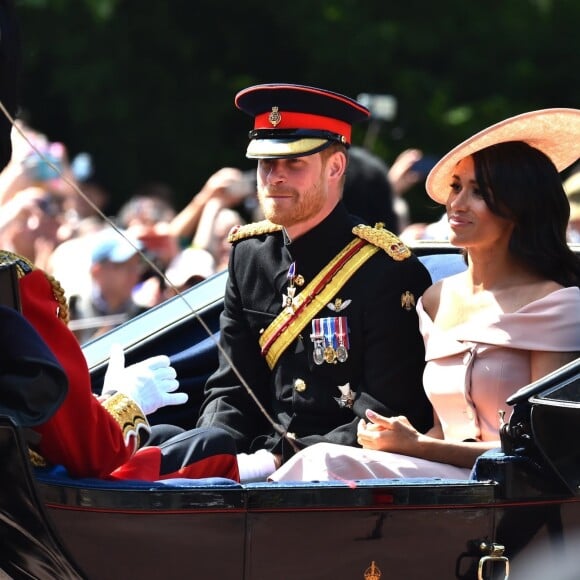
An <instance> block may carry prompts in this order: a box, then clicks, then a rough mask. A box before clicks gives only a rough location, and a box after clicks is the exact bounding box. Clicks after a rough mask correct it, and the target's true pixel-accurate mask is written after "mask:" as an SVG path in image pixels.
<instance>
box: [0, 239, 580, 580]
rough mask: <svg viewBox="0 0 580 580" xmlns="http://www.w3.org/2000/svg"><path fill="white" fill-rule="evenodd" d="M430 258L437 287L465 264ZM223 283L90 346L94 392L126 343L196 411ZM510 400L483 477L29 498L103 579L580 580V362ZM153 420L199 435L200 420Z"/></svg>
mask: <svg viewBox="0 0 580 580" xmlns="http://www.w3.org/2000/svg"><path fill="white" fill-rule="evenodd" d="M419 253H420V254H421V253H422V254H429V256H425V258H424V259H425V262H426V263H428V266H429V269H430V270H431V271H432V272H435V277H440V276H441V275H444V274H445V273H448V272H449V267H451V268H453V269H455V270H456V269H457V268H460V267H461V264H460V262H458V260H461V258H460V257H459V256H458V255H457V253H455V252H454V251H453V250H452V249H450V248H449V247H448V246H429V247H426V248H425V249H424V250H421V249H420V250H419ZM224 284H225V275H224V274H222V275H218V276H216V277H214V278H211V279H209V280H207V281H205V282H204V283H202V284H200V285H198V286H196V287H195V288H193V289H192V290H190V291H188V292H187V293H186V294H185V296H184V297H185V300H183V299H181V298H176V299H172V300H170V301H168V302H167V303H165V304H163V305H161V306H159V307H157V308H154V309H152V310H151V311H149V312H147V313H145V314H144V315H142V316H140V317H139V318H136V319H134V320H132V321H130V322H129V323H127V324H125V325H123V326H121V327H119V328H118V329H116V330H115V331H113V332H111V333H109V334H108V335H104V336H103V337H100V338H99V339H97V340H95V341H93V342H92V343H89V344H87V345H85V347H84V352H85V355H86V357H87V360H88V362H89V366H90V368H91V372H92V375H93V379H94V384H95V385H96V388H98V386H99V383H100V382H101V381H102V377H103V374H104V370H105V368H106V362H107V357H108V352H109V348H110V344H111V343H112V342H121V343H122V344H123V345H124V346H125V349H126V358H127V362H128V363H131V362H135V361H137V360H140V359H142V358H144V357H146V356H152V355H155V354H160V353H165V354H169V355H170V357H171V359H172V363H173V364H174V366H175V367H176V369H177V371H178V373H179V376H180V379H181V386H182V388H184V389H185V390H187V391H188V392H189V395H190V402H192V403H193V404H194V405H198V404H199V403H200V402H201V389H202V386H203V383H204V382H205V379H206V377H207V376H208V375H209V374H210V373H211V372H212V370H213V368H215V365H216V364H217V354H216V345H217V342H216V336H215V335H216V334H217V332H218V315H219V312H220V311H221V307H222V297H223V288H224ZM208 333H209V335H208ZM512 399H513V400H512V401H510V403H511V404H513V405H514V406H515V409H514V413H513V420H512V421H510V423H509V424H508V426H507V427H506V429H505V430H504V433H502V444H503V451H502V450H495V451H492V452H488V453H485V454H484V455H483V456H482V457H481V458H480V459H479V460H478V463H477V467H476V469H475V477H474V478H472V479H471V480H457V481H456V480H440V479H432V478H428V479H413V480H410V479H402V480H392V479H391V480H372V481H357V482H325V483H300V484H293V483H254V484H245V485H240V484H236V483H234V482H228V481H227V480H199V481H196V482H189V483H188V484H187V485H184V482H181V481H180V482H173V483H171V484H169V485H167V484H163V483H152V484H146V483H143V482H120V483H111V482H102V481H96V480H73V479H70V478H68V477H67V476H66V474H64V475H62V474H60V475H59V474H56V475H55V473H54V472H50V473H41V472H38V473H37V484H36V486H34V485H32V486H31V487H30V488H29V489H30V493H32V495H33V496H34V494H38V497H40V498H41V502H40V503H41V504H43V505H44V506H45V507H46V512H47V513H48V518H49V521H47V525H48V526H50V529H54V530H55V535H54V537H56V538H57V540H55V541H57V542H58V538H60V539H61V541H62V550H63V554H64V556H63V558H64V559H65V560H66V557H67V554H70V555H71V560H73V561H74V562H75V563H76V565H78V566H79V567H80V569H82V571H83V572H82V573H83V575H84V576H85V577H86V578H89V579H95V580H100V579H106V580H114V579H116V578H119V579H120V578H126V577H127V576H128V575H130V576H131V577H138V578H142V579H157V578H164V579H172V578H176V579H178V578H179V579H181V578H200V579H205V578H220V579H232V580H266V579H271V578H277V579H286V578H288V579H290V578H292V579H293V578H300V579H301V580H327V579H328V580H330V579H333V580H335V579H339V580H343V579H344V580H350V579H351V578H352V579H357V580H359V579H361V580H363V579H366V580H376V579H377V578H378V577H379V576H378V573H379V571H380V573H381V576H380V577H381V579H382V580H385V579H387V578H388V579H391V578H397V579H405V580H414V579H417V580H423V579H425V580H427V579H436V580H446V579H453V578H458V579H478V578H485V579H492V578H493V579H494V580H496V579H499V578H506V572H507V566H508V565H509V566H510V576H509V578H510V579H511V580H513V579H514V578H515V579H516V580H518V579H519V580H540V579H542V580H544V579H545V578H550V580H570V579H572V578H575V576H572V575H571V576H565V575H561V576H559V575H558V574H559V573H562V574H564V573H565V569H566V567H565V564H566V563H567V562H570V566H571V567H572V568H573V569H574V570H575V572H574V573H576V571H577V570H578V569H580V563H579V562H580V490H579V488H578V483H579V482H580V459H579V458H580V451H579V448H578V445H577V444H576V441H577V437H576V434H577V430H578V427H577V426H578V425H580V416H579V415H580V359H578V360H576V361H575V362H574V363H571V364H570V365H567V367H564V368H563V369H560V370H559V371H557V372H556V373H553V374H552V375H550V376H549V377H546V378H545V379H542V381H539V382H538V383H537V384H534V385H531V386H530V387H528V388H527V389H526V390H523V391H521V392H519V393H518V395H517V396H515V397H512ZM173 411H176V413H172V412H173ZM170 412H171V413H172V414H171V415H170V414H169V413H170ZM180 413H181V414H180ZM153 419H154V420H156V421H157V422H166V421H173V422H175V423H178V424H180V425H182V426H183V427H186V428H187V427H191V426H193V425H194V422H195V410H194V411H191V410H190V411H189V412H188V413H186V412H184V410H183V409H179V408H173V409H170V410H164V411H162V412H160V413H157V414H156V415H155V416H154V417H153ZM0 427H1V430H0V431H1V432H2V433H4V432H9V431H10V432H12V433H14V431H15V429H14V427H13V426H12V427H11V426H10V425H8V424H3V425H1V426H0ZM571 441H572V442H574V443H566V442H571ZM20 455H21V456H22V458H23V461H25V454H24V453H21V454H20ZM5 492H6V493H5V494H4V495H5V498H4V499H5V500H6V501H8V500H10V493H9V490H8V491H6V490H5ZM39 513H40V516H44V515H45V514H43V512H42V510H40V512H39ZM26 522H27V520H26V518H25V519H24V522H20V523H21V524H22V526H21V527H23V528H24V529H26V527H27V523H26ZM502 548H503V551H502ZM546 563H549V564H550V565H551V568H550V570H551V573H550V574H549V575H548V574H547V573H546V572H545V566H546ZM554 563H557V566H554ZM72 566H73V569H74V565H72ZM373 574H374V576H373ZM25 577H28V576H25ZM31 577H34V576H31ZM46 577H48V578H50V577H59V576H58V575H56V576H46Z"/></svg>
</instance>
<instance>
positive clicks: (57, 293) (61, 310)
mask: <svg viewBox="0 0 580 580" xmlns="http://www.w3.org/2000/svg"><path fill="white" fill-rule="evenodd" d="M45 274H46V272H45ZM46 277H47V278H48V281H49V282H50V285H51V286H52V294H53V295H54V298H55V300H56V301H57V302H58V317H59V318H60V319H61V320H62V321H63V322H64V323H65V324H67V325H68V323H69V321H70V311H69V308H68V302H67V299H66V294H65V291H64V288H63V287H62V286H61V285H60V282H59V281H58V280H57V279H56V278H55V277H54V276H51V275H50V274H46Z"/></svg>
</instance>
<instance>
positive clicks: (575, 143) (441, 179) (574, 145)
mask: <svg viewBox="0 0 580 580" xmlns="http://www.w3.org/2000/svg"><path fill="white" fill-rule="evenodd" d="M506 141H525V142H526V143H528V144H529V145H531V146H532V147H535V148H536V149H539V150H540V151H542V152H543V153H545V154H546V155H547V156H548V157H549V158H550V159H551V160H552V162H553V163H554V165H555V166H556V168H557V169H558V171H563V170H564V169H566V168H567V167H569V166H570V165H572V163H574V162H575V161H576V160H577V159H578V158H579V157H580V109H565V108H555V109H541V110H539V111H530V112H528V113H523V114H521V115H516V116H515V117H510V118H509V119H506V120H505V121H501V122H499V123H496V124H495V125H492V126H491V127H488V128H487V129H484V130H483V131H480V132H479V133H476V134H475V135H473V136H472V137H470V138H469V139H467V140H465V141H463V143H461V144H460V145H457V147H454V148H453V149H452V150H451V151H449V153H447V155H445V156H444V157H443V158H441V159H440V160H439V162H438V163H437V165H435V167H433V169H432V170H431V172H430V173H429V175H428V176H427V180H426V182H425V187H426V189H427V193H428V194H429V197H431V198H432V199H434V200H435V201H437V202H439V203H441V204H444V203H445V202H446V200H447V197H448V195H449V183H450V181H449V180H450V177H451V174H452V172H453V169H454V167H455V166H456V165H457V163H459V161H461V160H462V159H463V158H464V157H468V156H469V155H472V154H473V153H475V152H476V151H480V150H481V149H485V148H486V147H489V146H491V145H495V144H497V143H504V142H506Z"/></svg>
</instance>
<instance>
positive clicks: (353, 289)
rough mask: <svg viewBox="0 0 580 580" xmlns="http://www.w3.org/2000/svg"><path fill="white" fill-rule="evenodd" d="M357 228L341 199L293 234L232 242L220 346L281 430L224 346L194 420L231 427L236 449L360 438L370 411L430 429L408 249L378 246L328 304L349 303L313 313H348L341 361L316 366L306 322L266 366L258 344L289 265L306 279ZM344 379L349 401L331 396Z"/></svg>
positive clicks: (420, 279)
mask: <svg viewBox="0 0 580 580" xmlns="http://www.w3.org/2000/svg"><path fill="white" fill-rule="evenodd" d="M355 225H357V222H356V221H355V218H353V217H352V216H350V215H349V214H348V213H347V211H346V209H345V207H344V205H343V204H342V203H340V204H339V205H338V206H337V207H336V208H335V210H334V211H333V212H332V213H331V214H330V215H329V216H328V217H327V218H326V219H325V220H324V221H323V222H321V223H320V224H319V225H317V226H316V227H315V228H313V229H312V230H310V231H309V232H307V233H306V234H304V235H302V236H300V237H299V238H298V239H296V240H294V241H291V242H290V241H289V240H288V239H287V237H286V236H285V233H284V231H274V232H269V233H265V234H261V235H260V234H258V235H253V236H249V237H246V238H245V239H241V240H240V241H237V242H235V243H234V245H233V248H232V254H231V259H230V265H229V278H228V282H227V286H226V293H225V307H224V311H223V314H222V316H221V335H220V344H221V346H222V348H223V349H224V351H225V353H226V354H227V357H228V358H229V359H230V360H231V362H232V363H233V365H234V367H235V368H237V369H238V371H239V373H240V374H241V376H242V377H243V378H244V380H245V381H246V383H247V385H248V386H249V387H250V389H251V390H252V392H253V393H254V394H255V396H256V397H257V398H258V399H259V401H260V403H261V404H262V405H263V406H264V408H265V409H266V410H267V411H268V413H269V414H270V415H271V418H272V419H273V421H274V423H275V424H277V426H278V428H275V427H274V426H273V425H272V423H270V422H269V421H268V420H267V419H266V418H265V417H264V414H263V413H262V412H261V411H260V409H259V408H258V405H257V404H256V402H255V401H254V400H253V399H252V397H251V396H250V394H249V393H248V391H247V389H246V388H245V387H244V386H243V385H242V383H241V381H240V380H239V378H238V376H237V375H236V374H235V373H234V371H233V370H232V367H231V365H230V362H229V361H228V360H227V359H226V357H225V356H224V355H223V353H222V354H220V364H219V368H218V370H217V371H216V372H215V373H214V374H213V375H212V376H211V377H210V379H209V380H208V383H207V385H206V389H205V395H206V397H205V401H204V404H203V405H202V408H201V415H200V419H199V421H198V426H210V425H211V426H219V427H222V428H224V429H225V430H227V431H229V432H230V433H231V434H232V435H233V436H234V437H235V439H236V440H237V442H238V446H239V449H238V450H239V451H240V452H248V451H250V452H253V451H255V450H257V449H260V448H266V449H269V450H272V451H274V452H276V453H283V454H284V455H285V456H288V455H290V454H291V453H292V452H293V449H294V448H296V447H298V448H301V447H304V446H307V445H311V444H313V443H317V442H321V441H327V442H334V443H342V444H346V445H357V443H356V428H357V423H358V421H359V420H360V418H362V417H364V416H365V410H366V409H368V408H371V409H373V410H375V411H377V412H378V413H381V414H384V415H389V416H390V415H406V416H407V417H408V418H409V420H410V421H411V422H412V423H413V425H415V427H417V428H418V429H420V430H425V429H427V428H429V427H430V426H431V423H432V410H431V406H430V404H429V402H428V400H427V398H426V396H425V394H424V391H423V388H422V372H423V367H424V354H425V353H424V345H423V340H422V337H421V335H420V333H419V329H418V320H417V315H416V312H415V308H414V304H413V300H412V299H413V298H414V299H415V300H417V299H418V298H419V296H420V295H421V294H422V293H423V291H424V290H425V289H426V288H427V286H428V285H429V284H430V283H431V279H430V277H429V273H428V272H427V270H426V269H425V268H424V267H423V265H422V264H421V263H420V262H419V260H418V259H417V258H416V257H415V256H412V257H409V258H407V259H405V260H402V261H396V260H394V259H393V258H391V257H390V256H389V255H388V254H387V253H386V252H385V251H384V250H383V249H381V250H379V251H378V252H377V253H375V254H374V255H373V256H372V257H371V258H370V259H369V260H367V261H366V262H365V263H364V264H362V266H361V267H360V268H359V269H358V270H357V271H356V272H355V274H354V275H353V276H352V277H351V278H350V279H349V280H348V281H347V282H346V284H344V286H343V287H342V288H340V289H339V290H338V291H337V292H336V295H335V297H334V298H333V301H334V300H335V299H336V298H340V299H342V301H343V304H344V303H347V301H350V303H348V305H347V306H346V308H344V309H343V310H341V311H340V312H336V310H332V309H331V308H329V307H328V306H326V307H324V308H323V309H322V310H321V311H320V312H318V313H317V314H316V316H315V317H316V318H324V317H336V316H346V317H347V319H348V327H349V331H350V332H349V343H350V344H349V351H348V355H349V356H348V359H347V360H346V361H345V362H338V361H336V362H334V363H327V362H324V363H323V364H320V365H318V364H315V362H314V357H313V350H314V345H313V341H312V340H311V337H310V334H311V324H310V321H309V322H308V324H307V325H306V326H305V327H304V329H303V331H302V332H301V333H300V335H299V336H298V338H296V340H294V342H293V343H291V344H290V346H289V347H288V348H287V349H286V350H285V351H284V353H283V354H282V356H281V357H280V358H279V360H278V362H277V363H276V364H275V366H274V368H273V369H272V370H270V368H269V366H268V364H267V363H266V360H265V358H264V356H263V355H262V354H261V350H260V345H259V343H258V341H259V339H260V335H261V334H262V333H263V331H264V330H265V329H266V328H267V327H268V326H269V325H270V323H271V322H272V321H273V320H274V318H276V316H277V315H278V314H279V313H280V312H281V311H282V309H283V296H284V295H285V294H286V293H287V286H288V271H289V268H290V265H291V263H292V262H294V263H295V270H296V272H295V273H296V275H297V276H302V277H303V278H304V281H305V284H304V285H307V284H308V283H309V282H310V281H311V280H312V279H313V278H314V277H315V276H316V275H317V274H318V273H319V271H320V270H321V269H322V268H324V266H325V265H326V264H327V263H328V262H330V261H331V260H332V259H333V258H334V257H335V256H336V255H337V254H338V253H339V252H340V251H341V250H342V249H343V248H344V247H345V246H346V245H347V244H348V243H349V242H351V241H352V240H353V239H355V236H354V235H353V233H352V229H353V226H355ZM300 290H301V289H300V288H298V289H297V291H298V292H299V291H300ZM333 301H331V302H333ZM347 383H348V384H349V385H350V389H351V390H352V391H353V392H354V404H353V405H352V406H351V408H349V407H348V406H344V405H340V404H339V402H338V399H340V397H341V391H340V390H339V388H338V387H339V386H341V385H345V384H347ZM280 431H281V432H283V433H285V434H287V435H288V436H289V438H290V440H291V441H290V443H289V442H288V439H287V438H285V437H283V436H281V435H280Z"/></svg>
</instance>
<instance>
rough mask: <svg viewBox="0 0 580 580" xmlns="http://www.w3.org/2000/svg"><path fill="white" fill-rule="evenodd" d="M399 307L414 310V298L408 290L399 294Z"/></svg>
mask: <svg viewBox="0 0 580 580" xmlns="http://www.w3.org/2000/svg"><path fill="white" fill-rule="evenodd" d="M401 306H402V307H403V308H404V309H405V310H413V308H415V296H413V294H412V293H411V292H409V291H408V290H406V291H405V292H403V293H402V294H401Z"/></svg>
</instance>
